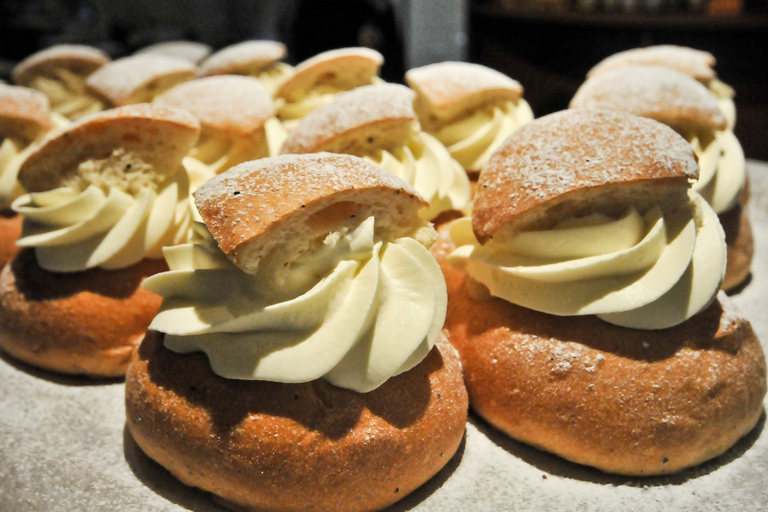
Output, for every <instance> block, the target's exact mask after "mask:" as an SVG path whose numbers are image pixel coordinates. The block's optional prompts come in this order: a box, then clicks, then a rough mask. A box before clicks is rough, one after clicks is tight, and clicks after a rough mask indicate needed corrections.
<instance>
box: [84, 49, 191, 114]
mask: <svg viewBox="0 0 768 512" xmlns="http://www.w3.org/2000/svg"><path fill="white" fill-rule="evenodd" d="M174 75H179V76H185V77H187V78H190V79H191V78H192V77H194V75H195V66H194V64H192V63H191V62H189V61H187V60H184V59H179V58H177V57H170V56H168V55H153V54H142V55H135V56H132V57H124V58H122V59H117V60H115V61H112V62H110V63H109V64H107V65H105V66H102V67H101V68H99V69H98V70H97V71H96V72H94V73H93V74H92V75H91V76H89V77H88V80H87V81H86V86H87V87H88V88H89V89H91V90H92V91H95V92H96V93H98V94H101V95H103V96H104V97H106V98H108V99H109V100H110V101H112V103H114V104H115V105H121V104H124V103H125V102H126V101H128V99H129V98H130V97H131V96H132V95H133V94H135V93H136V92H137V91H138V90H140V89H141V88H142V87H145V86H146V85H147V84H148V83H149V82H151V81H152V80H157V79H160V78H163V77H171V76H174ZM158 92H161V91H158Z"/></svg>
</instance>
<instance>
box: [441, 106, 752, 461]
mask: <svg viewBox="0 0 768 512" xmlns="http://www.w3.org/2000/svg"><path fill="white" fill-rule="evenodd" d="M695 176H696V160H695V157H694V155H693V152H692V150H691V149H690V146H689V145H688V144H687V143H686V141H685V140H684V139H683V138H682V137H680V136H679V135H677V134H676V133H675V132H674V131H672V130H671V129H669V128H668V127H666V126H664V125H662V124H660V123H658V122H656V121H652V120H650V119H645V118H640V117H635V116H631V115H629V114H624V113H620V112H612V111H599V110H594V111H590V110H578V111H573V110H571V111H566V112H562V113H557V114H553V115H549V116H546V117H543V118H541V119H539V120H536V121H534V122H532V123H531V124H529V125H527V126H526V127H523V128H521V129H520V130H519V131H518V132H517V133H516V134H515V135H513V136H512V137H510V139H509V140H508V141H507V143H505V145H504V146H502V148H501V149H499V150H498V152H497V153H495V154H494V155H493V156H492V157H491V160H490V161H489V163H488V165H487V166H486V167H485V168H484V169H483V171H482V173H481V176H480V181H479V186H478V193H477V196H476V198H475V207H474V209H473V222H472V223H471V224H470V225H469V226H466V222H465V221H463V220H459V221H456V223H454V224H451V225H450V226H446V227H443V228H441V230H442V232H441V238H440V239H439V241H438V243H437V244H436V247H435V248H434V249H433V254H434V255H435V257H436V258H437V259H438V260H440V261H441V267H442V269H443V272H444V275H445V276H446V282H447V288H448V297H449V299H448V302H449V305H448V313H447V319H446V331H447V332H448V336H449V339H450V340H451V342H452V343H453V344H454V346H456V347H457V349H458V350H459V353H460V354H461V359H462V365H463V368H464V376H465V381H466V383H467V389H468V391H469V396H470V404H471V406H472V407H473V409H474V410H475V411H477V412H478V414H480V415H481V416H482V417H483V418H485V419H486V420H487V421H489V422H490V423H491V424H493V425H494V426H496V427H497V428H499V429H500V430H502V431H503V432H505V433H506V434H508V435H510V436H511V437H513V438H515V439H517V440H520V441H523V442H525V443H529V444H532V445H534V446H537V447H539V448H542V449H544V450H547V451H550V452H552V453H555V454H557V455H559V456H562V457H564V458H566V459H568V460H571V461H574V462H578V463H580V464H586V465H590V466H593V467H596V468H598V469H601V470H603V471H607V472H611V473H619V474H626V475H657V474H665V473H674V472H678V471H681V470H683V469H685V468H688V467H691V466H694V465H696V464H699V463H702V462H704V461H706V460H708V459H711V458H713V457H716V456H718V455H720V454H722V453H723V452H725V451H726V450H727V449H729V448H730V447H731V446H733V444H734V443H736V441H737V440H738V439H739V438H741V437H742V436H743V435H745V434H746V433H747V432H749V431H750V430H751V429H752V428H753V427H754V425H755V424H756V423H757V421H758V419H759V418H760V416H761V414H762V410H763V409H762V402H763V399H764V397H765V393H766V366H765V357H764V355H763V351H762V348H761V344H760V341H759V340H758V339H757V337H756V335H755V333H754V331H753V330H752V328H751V326H750V324H749V322H748V321H747V320H745V319H743V318H741V317H740V316H739V315H738V313H737V312H736V311H735V310H734V308H733V306H732V305H731V304H730V303H729V302H728V299H727V297H725V296H724V295H722V294H721V296H720V300H713V299H715V293H717V289H718V287H719V286H718V285H719V282H720V280H721V279H722V274H723V270H724V260H725V257H724V256H725V243H724V240H723V234H722V231H721V229H720V225H719V222H718V221H717V217H716V215H715V214H714V212H713V211H712V209H711V208H710V207H709V206H708V205H707V203H706V202H705V201H703V200H701V199H700V198H697V195H696V193H695V192H692V193H691V195H689V194H687V191H688V187H689V185H688V181H689V179H690V178H693V177H695ZM632 217H634V218H635V219H636V220H630V218H632ZM641 219H642V220H641ZM636 221H639V224H638V226H640V229H639V231H638V232H636V235H638V234H639V235H638V236H635V235H629V233H630V232H631V231H633V230H632V229H627V226H628V225H629V224H634V223H635V222H636ZM660 221H661V222H663V223H664V226H663V227H662V228H661V232H662V233H663V235H662V238H661V239H659V240H660V244H659V245H657V246H656V248H655V249H652V250H650V252H646V249H649V248H650V247H651V245H655V243H656V242H650V240H651V239H652V238H654V237H655V235H653V232H654V231H655V230H656V229H658V227H659V224H657V223H658V222H660ZM683 224H684V225H685V226H683ZM467 228H469V233H467ZM473 228H474V234H473V233H472V229H473ZM475 235H476V237H475ZM628 235H629V236H628ZM625 237H626V238H625ZM691 237H693V239H691ZM473 238H474V240H475V241H474V243H472V242H470V243H467V241H468V240H471V239H473ZM477 240H482V241H483V242H484V245H480V244H479V242H477ZM620 240H625V241H626V243H625V242H620ZM682 240H688V242H686V248H685V249H684V250H682V251H681V252H680V253H678V256H675V257H674V258H670V259H667V258H669V257H670V256H671V255H672V254H673V253H676V252H677V250H676V249H673V246H675V245H676V244H678V243H680V241H682ZM614 244H615V245H614ZM462 246H463V247H462ZM608 246H611V247H610V248H609V247H608ZM468 249H470V250H468ZM702 249H703V251H702ZM651 253H653V254H655V255H658V259H655V258H656V257H654V258H651V260H652V261H650V262H649V263H645V264H643V265H641V267H642V268H639V269H636V268H634V264H635V263H636V262H638V261H642V260H643V259H645V256H644V255H646V254H651ZM678 257H679V258H680V260H679V261H678ZM671 259H674V260H675V261H677V263H672V262H671ZM662 260H666V263H664V264H663V265H662V268H663V270H662V272H661V273H659V272H658V271H659V270H660V269H658V268H657V262H658V261H662ZM630 261H631V263H630ZM681 263H682V264H681ZM456 264H458V265H456ZM673 267H674V268H675V270H674V272H672V271H671V269H672V268H673ZM667 272H670V274H669V275H667ZM702 273H703V274H705V275H702ZM661 274H665V276H666V277H664V278H661ZM648 278H651V279H652V280H653V282H654V284H653V285H652V286H651V287H652V288H655V287H656V285H657V284H660V283H662V282H664V285H663V286H661V287H660V288H659V289H656V291H655V292H654V293H653V294H651V295H658V294H659V293H661V298H660V299H656V305H653V304H654V302H653V301H652V302H651V304H652V305H651V306H640V310H641V313H640V314H637V312H636V311H635V312H632V311H630V312H628V313H626V312H619V311H616V309H617V308H619V309H623V308H626V307H627V305H628V304H629V302H634V301H636V300H637V299H638V298H640V297H642V301H645V300H648V299H649V297H650V295H647V294H646V292H647V291H648V290H650V288H646V287H645V286H644V285H642V284H641V283H642V282H643V281H646V280H647V279H648ZM667 278H669V280H668V281H666V279H667ZM670 287H671V288H670ZM665 289H666V290H667V291H666V292H665V291H664V290H665ZM488 290H490V293H488ZM627 292H629V293H630V295H632V298H630V299H629V301H627V299H628V297H627V295H626V294H627ZM546 293H551V295H550V297H548V298H547V297H546V295H545V294H546ZM494 295H495V296H494ZM650 298H651V299H652V297H650ZM532 306H533V307H536V306H538V307H537V309H540V310H541V311H535V310H534V309H533V308H532ZM606 309H608V310H611V311H613V312H612V313H607V314H598V315H594V314H583V313H587V312H593V313H599V312H600V311H601V310H602V311H605V310H606ZM604 320H607V322H606V321H604ZM617 320H618V321H617Z"/></svg>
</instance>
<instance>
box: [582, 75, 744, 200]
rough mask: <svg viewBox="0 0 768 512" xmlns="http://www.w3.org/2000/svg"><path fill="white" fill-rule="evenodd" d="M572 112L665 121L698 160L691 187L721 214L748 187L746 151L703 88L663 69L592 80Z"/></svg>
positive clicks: (584, 87)
mask: <svg viewBox="0 0 768 512" xmlns="http://www.w3.org/2000/svg"><path fill="white" fill-rule="evenodd" d="M571 108H610V109H614V110H624V111H626V112H630V113H632V114H635V115H639V116H643V117H649V118H651V119H656V120H657V121H661V122H663V123H665V124H667V125H669V126H671V127H672V128H674V129H675V130H676V131H678V133H680V134H681V135H682V136H683V137H685V138H686V139H687V140H688V142H689V143H690V144H691V146H692V147H693V150H694V152H695V153H696V156H697V157H698V160H699V168H700V172H699V179H698V181H697V182H696V183H695V184H694V185H693V188H694V190H696V191H698V192H699V193H700V194H701V195H702V196H703V197H704V199H706V200H707V202H709V204H710V205H712V207H713V208H714V210H715V212H717V213H718V214H720V213H723V212H726V211H728V210H730V209H731V208H733V207H734V206H736V204H737V203H738V201H739V195H740V194H741V192H742V190H743V188H744V186H745V183H746V176H747V175H746V161H745V159H744V151H743V150H742V149H741V145H740V144H739V141H738V140H737V139H736V137H735V135H734V134H733V131H732V130H731V129H730V128H729V127H728V123H727V121H726V118H725V117H724V116H723V113H722V111H721V108H720V106H719V105H718V102H717V101H716V100H715V98H714V97H713V96H712V95H711V94H710V92H709V91H708V90H707V89H706V88H705V87H704V86H703V85H701V83H699V82H697V81H696V80H694V79H693V78H691V77H690V76H688V75H687V74H684V73H681V72H679V71H676V70H674V69H670V68H667V67H661V66H629V65H626V66H621V67H618V68H616V69H612V70H607V71H603V72H601V73H599V74H597V75H595V76H593V77H591V78H589V79H588V80H587V81H586V82H584V84H582V86H581V87H580V88H579V90H578V91H577V92H576V95H575V96H574V97H573V100H572V101H571Z"/></svg>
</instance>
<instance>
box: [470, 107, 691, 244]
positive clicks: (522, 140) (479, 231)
mask: <svg viewBox="0 0 768 512" xmlns="http://www.w3.org/2000/svg"><path fill="white" fill-rule="evenodd" d="M698 172H699V167H698V164H697V163H696V157H695V155H694V153H693V150H692V149H691V146H690V144H688V142H686V140H685V139H683V138H682V137H681V136H680V135H678V134H677V133H675V131H674V130H672V129H671V128H669V127H668V126H665V125H663V124H661V123H659V122H656V121H654V120H652V119H646V118H642V117H638V116H633V115H631V114H627V113H624V112H616V111H609V110H586V109H585V110H567V111H564V112H558V113H555V114H550V115H548V116H544V117H542V118H539V119H537V120H535V121H533V122H531V123H529V124H527V125H525V126H523V127H522V128H520V129H519V130H518V131H516V132H515V133H514V134H512V135H511V136H510V137H509V138H508V139H507V140H506V141H505V143H504V144H503V145H502V146H501V147H500V148H499V149H497V150H496V151H495V152H494V153H493V155H491V158H490V160H489V161H488V163H487V164H486V165H485V166H484V167H483V170H482V172H481V174H480V179H479V181H478V189H477V195H476V196H475V200H474V204H473V213H472V228H473V230H474V232H475V235H476V236H477V238H478V240H479V241H480V243H485V242H486V241H487V240H489V239H490V238H491V237H492V236H493V235H494V234H495V233H496V232H497V231H499V230H502V229H503V230H504V231H507V230H509V231H521V230H525V229H539V228H545V227H549V226H551V225H553V224H554V223H556V222H557V221H559V220H561V219H562V218H564V217H569V216H578V215H583V214H585V213H586V212H588V211H589V212H594V211H602V212H603V213H606V214H608V215H611V214H614V215H620V214H621V213H623V212H624V211H626V209H627V207H628V206H629V205H634V206H635V207H636V208H637V209H638V210H639V211H645V210H647V209H648V208H649V207H650V206H651V205H657V204H658V205H661V207H662V209H664V208H665V206H666V204H667V203H670V204H671V205H672V207H674V208H676V207H677V206H678V205H679V204H680V200H682V201H686V202H687V198H686V194H687V192H686V190H687V188H688V186H689V183H688V180H689V179H695V178H697V177H698ZM681 198H682V199H681Z"/></svg>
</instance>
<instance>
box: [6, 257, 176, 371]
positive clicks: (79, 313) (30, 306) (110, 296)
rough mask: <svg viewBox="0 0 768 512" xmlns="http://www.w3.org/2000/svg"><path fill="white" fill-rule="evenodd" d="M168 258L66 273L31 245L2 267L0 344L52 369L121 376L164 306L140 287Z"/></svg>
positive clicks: (19, 356)
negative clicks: (44, 264) (47, 265)
mask: <svg viewBox="0 0 768 512" xmlns="http://www.w3.org/2000/svg"><path fill="white" fill-rule="evenodd" d="M166 269H167V267H166V265H165V262H164V261H160V260H143V261H142V262H141V263H139V264H137V265H133V266H131V267H128V268H126V269H123V270H113V271H106V270H100V269H91V270H87V271H85V272H79V273H77V274H59V273H54V272H48V271H46V270H43V269H41V268H40V267H39V266H38V264H37V261H36V259H35V254H34V251H33V250H31V249H25V250H22V251H20V252H19V253H18V254H17V255H16V257H15V258H14V259H13V260H12V261H11V263H9V264H8V265H6V266H5V268H4V269H3V271H2V273H0V290H2V293H0V311H1V312H2V314H0V349H2V350H4V351H5V352H7V353H8V354H10V355H11V356H13V357H14V358H16V359H19V360H20V361H23V362H25V363H28V364H30V365H33V366H36V367H39V368H43V369H45V370H50V371H55V372H60V373H67V374H82V375H86V376H93V377H121V376H123V375H124V374H125V369H126V368H127V366H128V362H129V360H130V357H131V353H132V352H133V349H134V348H135V347H136V346H137V345H138V344H139V343H140V342H141V340H142V339H143V338H144V335H145V333H146V332H147V327H149V324H150V322H151V321H152V318H153V317H154V316H155V313H157V310H158V308H159V307H160V302H161V299H160V297H158V296H157V295H155V294H153V293H150V292H148V291H146V290H144V289H142V288H141V282H142V281H143V279H144V278H145V277H147V276H150V275H152V274H155V273H157V272H162V271H164V270H166Z"/></svg>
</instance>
